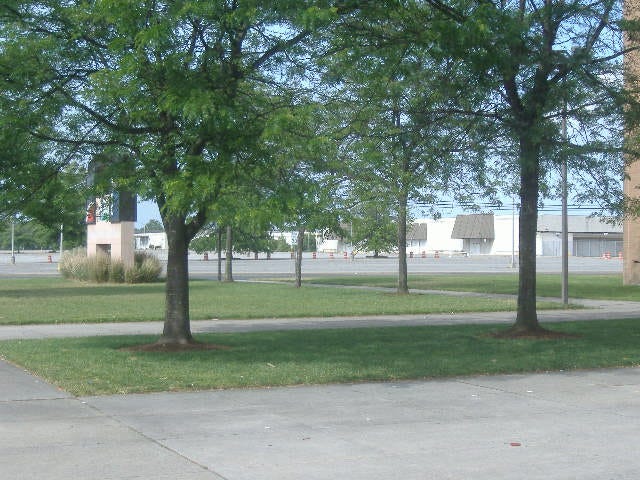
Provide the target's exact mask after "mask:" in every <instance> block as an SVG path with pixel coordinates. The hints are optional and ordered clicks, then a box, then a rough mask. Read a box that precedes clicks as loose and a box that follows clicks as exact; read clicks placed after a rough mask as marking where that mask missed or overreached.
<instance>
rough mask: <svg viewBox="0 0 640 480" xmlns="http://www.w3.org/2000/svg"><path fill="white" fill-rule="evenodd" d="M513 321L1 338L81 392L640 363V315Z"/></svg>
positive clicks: (0, 345)
mask: <svg viewBox="0 0 640 480" xmlns="http://www.w3.org/2000/svg"><path fill="white" fill-rule="evenodd" d="M502 328H505V327H504V326H494V327H491V326H476V325H464V326H446V327H435V326H430V327H394V328H367V329H352V330H346V329H345V330H342V329H336V330H315V331H280V332H258V333H243V334H209V335H201V336H199V337H198V340H200V341H207V342H213V343H217V344H221V345H225V346H227V347H229V349H226V350H207V351H195V352H181V353H167V352H164V353H152V352H132V351H123V350H120V348H121V347H127V346H132V345H137V344H141V343H147V342H152V341H154V340H156V339H157V337H148V336H122V337H92V338H75V339H48V340H22V341H18V340H16V341H5V342H0V356H2V357H5V358H6V359H8V360H10V361H12V362H14V363H17V364H19V365H22V366H24V367H25V368H27V369H28V370H30V371H32V372H34V373H35V374H37V375H40V376H42V377H44V378H45V379H47V380H48V381H50V382H52V383H54V384H56V385H58V386H60V387H61V388H63V389H65V390H67V391H69V392H70V393H72V394H74V395H94V394H112V393H131V392H150V391H171V390H199V389H216V388H231V387H265V386H275V385H296V384H322V383H337V382H359V381H392V380H400V379H422V378H435V377H448V376H460V375H484V374H500V373H515V372H534V371H548V370H568V369H586V368H600V367H619V366H633V365H638V364H640V349H639V348H638V345H640V320H615V321H593V322H575V323H563V324H554V325H552V326H551V327H550V328H552V329H553V330H556V331H563V332H567V333H572V334H577V335H579V337H578V338H574V339H561V340H501V339H495V338H491V337H489V336H487V335H486V334H487V333H488V332H490V331H493V330H495V329H502Z"/></svg>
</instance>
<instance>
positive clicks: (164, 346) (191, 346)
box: [120, 341, 231, 353]
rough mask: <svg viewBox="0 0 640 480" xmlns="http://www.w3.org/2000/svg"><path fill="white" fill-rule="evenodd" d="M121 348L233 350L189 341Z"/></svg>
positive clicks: (137, 349)
mask: <svg viewBox="0 0 640 480" xmlns="http://www.w3.org/2000/svg"><path fill="white" fill-rule="evenodd" d="M120 350H123V351H127V352H167V353H173V352H197V351H203V350H231V347H229V346H227V345H218V344H216V343H203V342H195V341H192V342H189V343H177V342H176V343H168V342H155V343H146V344H143V345H134V346H132V347H122V348H121V349H120Z"/></svg>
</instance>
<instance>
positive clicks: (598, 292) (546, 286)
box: [306, 273, 640, 302]
mask: <svg viewBox="0 0 640 480" xmlns="http://www.w3.org/2000/svg"><path fill="white" fill-rule="evenodd" d="M306 281H307V282H309V283H314V284H319V285H348V286H372V287H387V288H394V287H396V286H397V278H396V277H394V276H392V275H355V276H340V277H317V278H313V279H307V280H306ZM561 282H562V278H561V276H560V274H546V273H545V274H538V275H537V284H536V291H537V294H538V295H539V296H541V297H560V295H561ZM409 288H413V289H419V290H452V291H461V292H477V293H487V294H492V293H500V294H511V295H515V294H517V293H518V274H517V273H496V274H483V273H480V274H464V275H459V274H436V275H410V276H409ZM569 295H570V297H573V298H592V299H597V300H627V301H636V302H637V301H640V286H637V285H622V275H620V274H615V275H614V274H602V275H593V274H574V275H570V276H569Z"/></svg>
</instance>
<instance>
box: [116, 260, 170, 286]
mask: <svg viewBox="0 0 640 480" xmlns="http://www.w3.org/2000/svg"><path fill="white" fill-rule="evenodd" d="M161 273H162V264H161V263H160V260H158V259H157V258H156V257H154V256H153V255H150V254H148V253H136V254H135V256H134V259H133V267H132V268H128V269H126V270H125V272H124V281H125V282H127V283H151V282H155V281H157V280H158V278H159V277H160V274H161Z"/></svg>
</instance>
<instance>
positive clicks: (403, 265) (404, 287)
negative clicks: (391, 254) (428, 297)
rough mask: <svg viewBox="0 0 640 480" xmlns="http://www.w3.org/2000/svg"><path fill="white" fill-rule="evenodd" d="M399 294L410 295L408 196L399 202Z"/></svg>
mask: <svg viewBox="0 0 640 480" xmlns="http://www.w3.org/2000/svg"><path fill="white" fill-rule="evenodd" d="M398 293H400V294H407V293H409V282H408V279H407V195H406V194H405V193H401V194H400V198H399V202H398Z"/></svg>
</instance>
